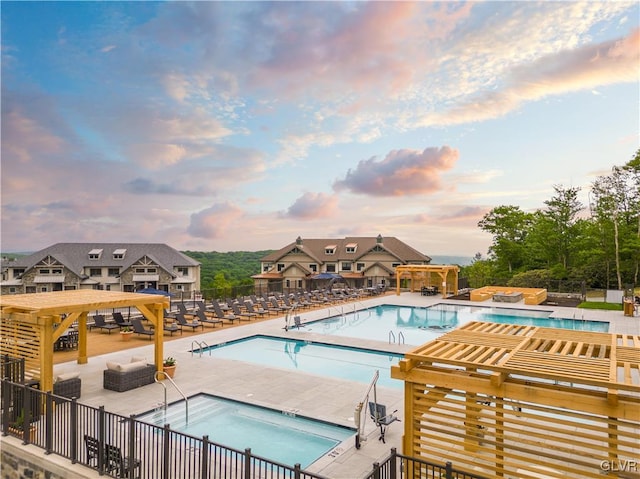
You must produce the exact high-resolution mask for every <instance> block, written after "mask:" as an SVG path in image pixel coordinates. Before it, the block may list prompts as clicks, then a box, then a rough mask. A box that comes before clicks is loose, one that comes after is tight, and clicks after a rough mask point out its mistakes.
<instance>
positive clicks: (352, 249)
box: [346, 243, 358, 253]
mask: <svg viewBox="0 0 640 479" xmlns="http://www.w3.org/2000/svg"><path fill="white" fill-rule="evenodd" d="M346 249H347V253H355V252H356V250H357V249H358V243H349V244H348V245H347V246H346Z"/></svg>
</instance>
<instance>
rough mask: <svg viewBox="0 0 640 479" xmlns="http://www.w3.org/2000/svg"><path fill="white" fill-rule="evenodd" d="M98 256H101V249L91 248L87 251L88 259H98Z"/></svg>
mask: <svg viewBox="0 0 640 479" xmlns="http://www.w3.org/2000/svg"><path fill="white" fill-rule="evenodd" d="M100 256H102V250H101V249H92V250H91V251H89V259H93V260H96V259H100Z"/></svg>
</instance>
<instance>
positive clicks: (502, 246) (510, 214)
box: [478, 205, 533, 273]
mask: <svg viewBox="0 0 640 479" xmlns="http://www.w3.org/2000/svg"><path fill="white" fill-rule="evenodd" d="M532 219H533V217H532V215H531V214H530V213H526V212H524V211H522V210H521V209H520V207H519V206H511V205H508V206H504V205H503V206H498V207H496V208H493V209H492V210H491V211H490V212H489V213H487V214H486V215H484V216H483V218H482V220H480V222H479V223H478V226H479V227H480V228H481V229H482V230H483V231H486V232H488V233H491V234H492V235H493V241H492V243H491V246H490V248H489V253H490V254H491V255H493V256H494V257H495V259H496V262H497V264H498V266H499V267H502V268H506V269H507V270H508V271H509V273H512V272H513V271H514V270H515V269H517V268H519V267H520V266H522V265H523V264H524V260H525V258H526V254H525V253H526V252H525V239H526V236H527V233H528V231H529V227H530V225H531V222H532Z"/></svg>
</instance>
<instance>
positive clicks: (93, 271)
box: [89, 268, 102, 276]
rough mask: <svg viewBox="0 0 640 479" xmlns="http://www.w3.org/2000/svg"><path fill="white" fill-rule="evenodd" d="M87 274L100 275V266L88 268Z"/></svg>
mask: <svg viewBox="0 0 640 479" xmlns="http://www.w3.org/2000/svg"><path fill="white" fill-rule="evenodd" d="M89 276H102V268H90V269H89Z"/></svg>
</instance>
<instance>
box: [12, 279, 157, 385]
mask: <svg viewBox="0 0 640 479" xmlns="http://www.w3.org/2000/svg"><path fill="white" fill-rule="evenodd" d="M127 307H135V308H137V309H138V310H140V312H141V313H142V314H143V316H144V317H145V318H147V319H148V320H149V321H151V322H152V323H153V325H154V326H155V328H154V331H155V334H154V343H155V353H154V362H155V366H156V368H157V370H158V371H162V354H163V351H162V347H163V336H162V333H163V322H164V308H168V307H169V298H167V297H166V296H164V295H151V294H141V293H124V292H118V291H99V290H73V291H56V292H51V293H33V294H17V295H5V296H2V297H0V314H1V315H2V328H3V329H2V333H3V334H2V335H3V339H4V342H3V343H2V345H1V346H0V352H1V353H5V352H6V353H7V354H11V355H18V356H20V357H25V358H29V359H30V360H33V358H34V357H35V358H37V362H38V365H39V374H40V378H39V379H40V388H41V389H42V390H43V391H51V390H52V389H53V345H54V343H55V342H56V340H57V339H58V338H59V337H60V335H61V334H62V333H63V332H64V331H65V330H66V329H67V328H68V327H69V326H70V325H71V324H72V323H74V322H75V321H77V322H78V364H84V363H86V362H87V316H88V313H89V312H90V311H100V310H105V309H118V308H127ZM63 315H64V316H65V318H64V319H62V320H60V318H61V317H62V316H63ZM58 320H60V323H59V324H58V326H57V328H55V329H54V327H53V325H54V321H55V322H56V323H57V322H58ZM29 328H32V329H29Z"/></svg>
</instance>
